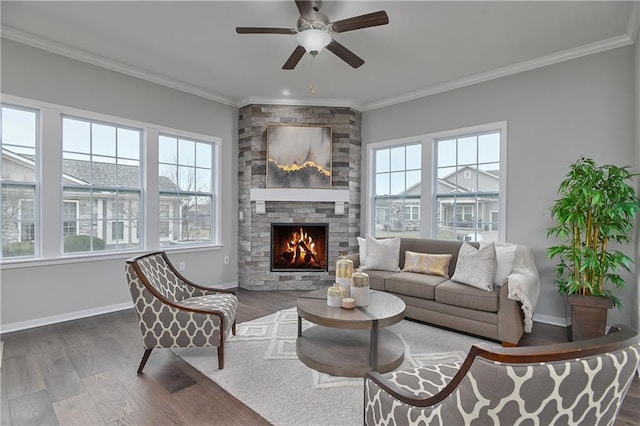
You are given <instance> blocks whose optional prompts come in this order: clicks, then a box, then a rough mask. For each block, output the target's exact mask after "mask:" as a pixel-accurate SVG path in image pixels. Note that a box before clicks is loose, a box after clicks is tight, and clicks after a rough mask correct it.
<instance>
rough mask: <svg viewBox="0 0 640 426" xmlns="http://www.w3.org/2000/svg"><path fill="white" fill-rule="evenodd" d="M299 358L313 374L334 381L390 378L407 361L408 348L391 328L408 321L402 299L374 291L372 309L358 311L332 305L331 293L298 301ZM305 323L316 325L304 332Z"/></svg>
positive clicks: (315, 293)
mask: <svg viewBox="0 0 640 426" xmlns="http://www.w3.org/2000/svg"><path fill="white" fill-rule="evenodd" d="M297 306H298V339H297V341H296V351H297V354H298V358H299V359H300V361H302V362H303V363H304V364H305V365H307V366H308V367H310V368H313V369H314V370H318V371H321V372H323V373H327V374H331V375H333V376H346V377H363V376H364V375H365V374H367V372H369V371H372V370H373V371H378V372H380V373H387V372H389V371H392V370H394V369H395V368H397V367H398V366H399V365H400V364H402V360H403V359H404V343H403V342H402V340H401V339H400V338H399V337H398V336H397V335H395V334H394V333H392V332H391V331H389V330H386V329H384V328H383V327H387V326H389V325H392V324H395V323H397V322H400V321H401V320H402V319H403V318H404V311H405V309H406V305H405V304H404V302H403V301H402V300H401V299H400V298H399V297H396V296H394V295H392V294H389V293H385V292H382V291H376V290H370V293H369V305H368V306H362V307H356V308H355V309H343V308H333V307H330V306H328V305H327V289H326V288H325V289H320V290H315V291H312V292H309V293H306V294H305V295H303V296H300V297H299V298H298V303H297ZM302 318H304V319H306V320H307V321H310V322H312V323H314V324H317V325H316V326H314V327H310V328H308V329H306V330H305V331H304V332H302Z"/></svg>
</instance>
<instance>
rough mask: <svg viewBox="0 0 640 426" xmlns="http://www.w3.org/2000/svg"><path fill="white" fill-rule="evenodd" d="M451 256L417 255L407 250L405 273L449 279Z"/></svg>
mask: <svg viewBox="0 0 640 426" xmlns="http://www.w3.org/2000/svg"><path fill="white" fill-rule="evenodd" d="M451 257H452V256H451V255H450V254H429V253H416V252H413V251H410V250H407V251H406V252H405V254H404V268H402V270H403V271H404V272H417V273H419V274H427V275H438V276H441V277H445V278H449V262H451Z"/></svg>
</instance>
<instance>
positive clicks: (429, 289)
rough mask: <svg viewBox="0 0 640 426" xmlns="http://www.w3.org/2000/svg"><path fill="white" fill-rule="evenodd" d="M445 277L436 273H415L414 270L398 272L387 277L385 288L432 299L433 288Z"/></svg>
mask: <svg viewBox="0 0 640 426" xmlns="http://www.w3.org/2000/svg"><path fill="white" fill-rule="evenodd" d="M445 280H446V278H444V277H438V276H436V275H424V274H417V273H415V272H398V273H397V274H393V275H390V276H388V277H387V279H386V282H385V289H386V290H387V291H389V292H392V293H397V294H404V295H406V296H413V297H421V298H423V299H434V298H435V293H434V288H435V287H436V286H437V285H438V284H440V283H441V282H443V281H445Z"/></svg>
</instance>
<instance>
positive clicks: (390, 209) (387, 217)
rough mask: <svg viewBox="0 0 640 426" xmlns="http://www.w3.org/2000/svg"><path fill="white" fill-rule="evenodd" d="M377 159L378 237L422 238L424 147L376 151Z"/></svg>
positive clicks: (375, 196)
mask: <svg viewBox="0 0 640 426" xmlns="http://www.w3.org/2000/svg"><path fill="white" fill-rule="evenodd" d="M373 156H374V162H375V164H374V174H375V177H374V182H373V194H374V196H373V199H374V200H373V202H374V208H373V211H374V212H375V217H374V223H375V225H374V235H375V236H376V237H384V236H397V235H404V236H415V237H417V236H419V230H420V221H419V207H418V205H419V204H420V194H421V186H420V182H421V173H422V171H421V162H422V160H421V158H422V145H421V144H420V143H415V142H414V143H410V144H404V145H401V146H395V147H393V148H380V149H375V150H374V152H373ZM413 207H416V210H414V209H413Z"/></svg>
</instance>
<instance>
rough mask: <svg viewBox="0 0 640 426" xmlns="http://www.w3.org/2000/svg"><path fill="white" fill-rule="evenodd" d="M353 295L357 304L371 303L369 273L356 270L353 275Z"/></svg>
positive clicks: (365, 304)
mask: <svg viewBox="0 0 640 426" xmlns="http://www.w3.org/2000/svg"><path fill="white" fill-rule="evenodd" d="M351 297H353V298H354V299H355V301H356V306H367V305H368V304H369V275H368V274H366V273H364V272H360V271H356V272H354V273H353V274H352V275H351Z"/></svg>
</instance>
